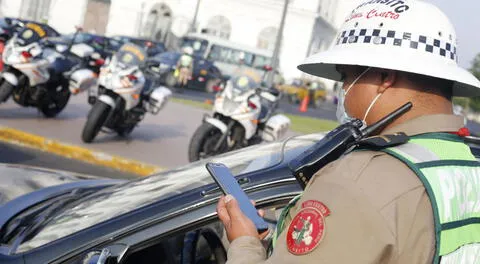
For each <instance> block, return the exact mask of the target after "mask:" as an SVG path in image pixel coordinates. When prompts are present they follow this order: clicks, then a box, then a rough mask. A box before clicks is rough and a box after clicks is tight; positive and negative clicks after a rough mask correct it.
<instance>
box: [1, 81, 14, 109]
mask: <svg viewBox="0 0 480 264" xmlns="http://www.w3.org/2000/svg"><path fill="white" fill-rule="evenodd" d="M1 82H2V84H1V85H0V103H2V102H5V101H7V100H8V98H9V97H10V95H11V94H12V92H13V89H14V88H15V86H13V85H12V84H10V83H9V82H7V81H5V80H4V79H3V80H2V81H1Z"/></svg>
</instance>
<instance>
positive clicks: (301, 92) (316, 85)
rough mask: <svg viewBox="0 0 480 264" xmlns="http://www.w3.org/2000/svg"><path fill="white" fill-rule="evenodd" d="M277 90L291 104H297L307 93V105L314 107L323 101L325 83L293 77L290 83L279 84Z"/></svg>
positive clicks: (324, 97) (325, 93)
mask: <svg viewBox="0 0 480 264" xmlns="http://www.w3.org/2000/svg"><path fill="white" fill-rule="evenodd" d="M279 90H280V91H282V92H283V93H284V95H285V96H286V98H287V99H288V101H289V102H290V103H292V104H299V103H300V102H302V100H303V99H304V98H305V96H306V95H307V94H308V96H309V99H310V100H309V105H311V106H312V107H315V108H317V107H319V106H320V105H321V104H322V103H324V102H325V100H326V96H327V92H326V89H325V85H324V84H323V83H322V82H319V81H310V80H306V79H293V80H292V82H291V83H290V84H284V85H280V86H279Z"/></svg>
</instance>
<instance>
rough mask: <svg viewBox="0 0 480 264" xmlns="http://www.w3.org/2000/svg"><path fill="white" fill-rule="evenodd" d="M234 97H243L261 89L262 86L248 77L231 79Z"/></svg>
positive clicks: (240, 76)
mask: <svg viewBox="0 0 480 264" xmlns="http://www.w3.org/2000/svg"><path fill="white" fill-rule="evenodd" d="M230 83H231V88H232V89H233V94H234V95H241V94H244V93H246V92H248V91H251V90H253V89H256V88H258V87H260V84H259V83H258V82H256V81H255V80H254V79H253V78H251V77H250V76H247V75H239V76H234V77H232V78H231V79H230Z"/></svg>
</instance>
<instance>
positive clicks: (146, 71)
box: [82, 43, 172, 143]
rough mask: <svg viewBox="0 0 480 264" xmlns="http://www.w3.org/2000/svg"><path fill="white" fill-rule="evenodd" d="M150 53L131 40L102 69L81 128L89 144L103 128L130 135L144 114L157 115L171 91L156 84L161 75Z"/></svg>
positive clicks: (90, 93) (92, 91) (92, 90)
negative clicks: (148, 58)
mask: <svg viewBox="0 0 480 264" xmlns="http://www.w3.org/2000/svg"><path fill="white" fill-rule="evenodd" d="M146 58H147V53H146V50H145V49H143V48H142V47H139V46H137V45H135V44H132V43H126V44H124V45H123V46H122V47H121V48H120V49H119V51H118V52H117V53H115V54H114V55H113V56H112V58H111V59H107V61H106V62H105V65H104V66H103V67H102V68H101V69H100V75H99V78H98V85H97V86H94V87H93V88H92V89H90V90H89V97H88V102H89V103H90V104H92V105H93V107H92V109H91V110H90V112H89V113H88V117H87V121H86V123H85V126H84V127H83V131H82V140H83V141H84V142H86V143H90V142H92V141H93V139H94V138H95V137H96V136H97V135H98V133H99V132H100V131H102V132H105V133H117V134H118V135H120V136H127V135H129V134H130V133H131V132H132V131H133V129H134V128H135V126H136V125H137V124H138V123H139V122H140V121H141V120H142V119H143V118H144V116H145V113H147V112H149V113H151V114H154V115H156V114H158V112H159V111H160V110H161V109H162V108H163V107H164V106H165V104H166V102H167V100H168V98H169V97H170V96H171V94H172V93H171V91H170V90H169V89H167V88H164V87H160V86H157V85H156V83H157V82H156V80H157V79H158V77H157V76H156V73H155V72H154V71H153V70H152V69H151V68H152V67H153V66H151V65H150V64H149V62H148V60H146Z"/></svg>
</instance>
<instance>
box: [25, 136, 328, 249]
mask: <svg viewBox="0 0 480 264" xmlns="http://www.w3.org/2000/svg"><path fill="white" fill-rule="evenodd" d="M322 137H323V134H312V135H307V136H298V137H293V138H290V139H287V140H285V141H283V142H274V143H268V144H262V145H257V146H252V147H249V148H246V149H241V150H238V151H234V152H230V153H227V154H224V155H221V156H218V157H215V158H212V159H210V160H202V161H199V162H196V163H192V164H189V165H187V166H185V167H182V168H179V169H176V170H172V171H167V172H164V173H160V174H158V175H153V176H150V177H147V178H142V179H139V180H135V181H131V182H128V183H126V184H121V185H116V186H113V187H110V188H107V189H103V190H101V191H99V192H97V193H95V194H93V195H90V196H88V197H85V198H84V199H82V200H80V201H78V203H76V204H72V205H71V206H70V207H67V208H65V209H64V210H63V211H62V212H61V213H60V214H57V215H56V216H54V217H53V218H52V219H50V221H48V222H47V223H46V225H45V227H44V228H43V229H42V230H41V231H40V232H38V233H37V234H36V235H35V236H34V237H33V238H32V239H30V240H28V241H25V242H24V243H22V244H21V245H20V247H18V249H17V253H19V252H25V251H28V250H31V249H34V248H37V247H40V246H42V245H45V244H47V243H50V242H52V241H55V240H57V239H60V238H62V237H66V236H68V235H71V234H73V233H75V232H78V231H80V230H83V229H86V228H89V227H92V226H94V225H96V224H99V223H101V222H104V221H107V220H110V219H112V218H115V217H117V216H119V215H122V214H125V213H128V212H131V211H133V210H136V209H139V208H142V207H144V206H147V205H149V204H152V203H155V202H157V201H160V200H164V199H167V198H169V197H172V196H175V195H177V194H181V193H184V192H187V191H189V190H193V189H195V188H199V187H201V186H204V185H207V184H211V183H213V182H214V181H213V179H212V178H211V176H210V174H209V173H208V172H207V170H206V169H205V164H206V163H207V162H212V161H213V162H219V163H224V164H225V165H226V166H227V167H229V168H230V170H231V171H232V173H233V174H234V175H240V174H244V173H248V172H252V171H257V170H261V169H266V168H269V167H272V166H275V165H278V164H279V163H281V162H282V161H284V160H285V161H289V160H291V159H293V158H294V157H296V156H297V155H299V154H300V153H301V152H302V151H304V150H305V149H306V148H308V147H309V146H311V145H312V144H313V143H315V142H317V141H318V140H320V139H321V138H322Z"/></svg>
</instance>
